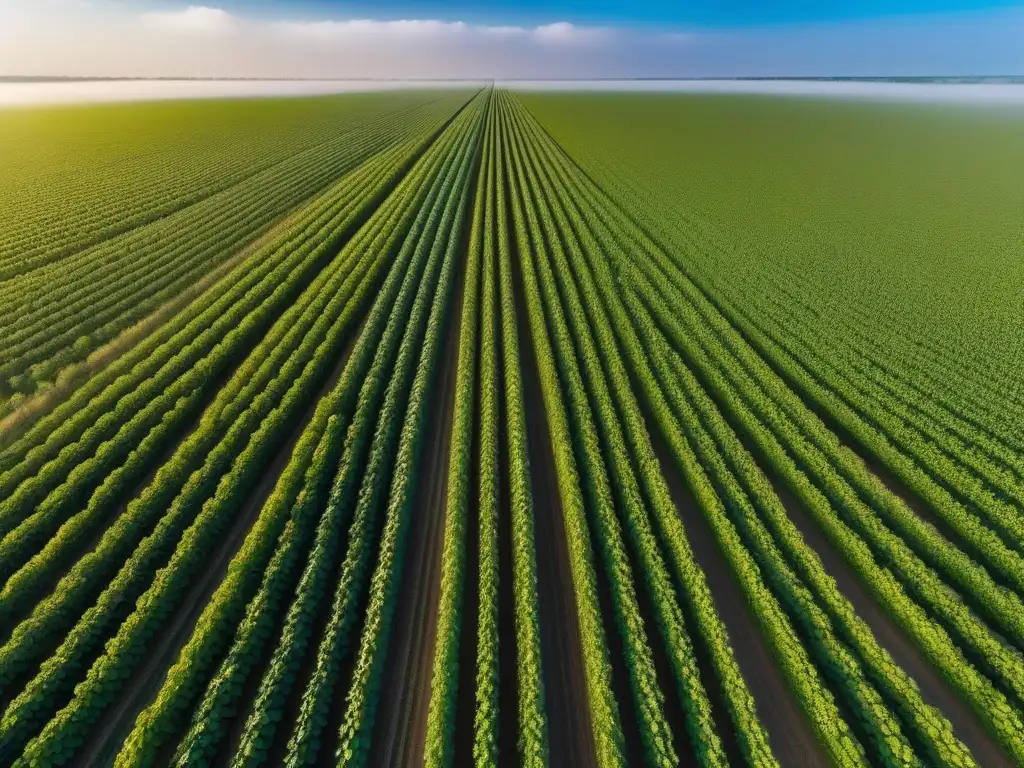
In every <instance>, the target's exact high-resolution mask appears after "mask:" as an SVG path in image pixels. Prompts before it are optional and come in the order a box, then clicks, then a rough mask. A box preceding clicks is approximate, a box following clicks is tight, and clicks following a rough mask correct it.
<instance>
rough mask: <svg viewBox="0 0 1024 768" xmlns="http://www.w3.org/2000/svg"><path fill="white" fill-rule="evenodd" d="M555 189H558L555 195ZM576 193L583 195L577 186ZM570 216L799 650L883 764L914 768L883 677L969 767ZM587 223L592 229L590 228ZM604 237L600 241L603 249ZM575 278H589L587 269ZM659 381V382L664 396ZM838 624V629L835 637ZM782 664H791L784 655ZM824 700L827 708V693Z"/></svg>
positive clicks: (656, 402) (652, 384)
mask: <svg viewBox="0 0 1024 768" xmlns="http://www.w3.org/2000/svg"><path fill="white" fill-rule="evenodd" d="M538 135H539V134H538ZM541 141H543V138H542V137H540V138H538V142H539V143H540V142H541ZM547 159H548V161H549V163H550V165H549V167H556V163H557V162H558V161H559V158H558V156H557V152H552V151H550V150H549V153H548V155H547ZM562 162H563V163H564V159H563V160H562ZM565 179H566V182H567V184H568V183H572V178H571V175H570V174H569V173H567V174H566V176H565ZM557 183H558V182H557V181H556V182H554V184H555V185H556V186H555V188H557ZM576 184H577V186H579V182H578V181H577V182H576ZM585 192H586V190H585V189H580V190H579V193H580V194H585ZM571 201H572V197H566V205H567V207H570V208H571ZM596 204H597V203H595V205H596ZM568 216H569V217H574V218H575V221H574V225H575V227H574V228H575V231H576V232H577V233H579V235H580V237H581V241H582V242H583V246H584V247H583V249H582V251H581V257H580V260H578V261H577V262H575V263H580V261H583V260H584V257H585V255H586V254H590V262H591V263H592V264H593V267H594V270H595V274H596V275H597V276H598V278H599V279H598V281H597V286H598V289H599V291H600V289H603V291H604V301H605V302H606V305H607V306H608V307H609V310H611V313H612V315H613V317H614V318H615V319H616V320H617V321H618V322H616V323H615V324H614V327H615V329H616V330H618V331H619V333H620V343H621V345H622V347H623V349H624V350H626V354H627V358H629V359H630V361H631V363H632V365H633V366H634V370H636V371H638V375H637V380H638V381H640V382H641V383H642V386H643V388H644V390H645V395H646V397H647V398H648V400H649V402H651V404H652V408H653V410H654V412H655V414H656V415H657V418H658V420H659V422H660V423H661V425H662V428H663V429H664V430H665V432H666V434H669V435H671V434H673V433H678V432H679V430H680V429H682V430H684V431H685V432H686V438H688V439H689V440H690V442H691V444H692V445H693V446H694V449H695V451H696V452H697V454H698V455H699V456H700V458H701V460H702V462H703V463H704V464H705V466H707V467H708V468H709V470H710V479H711V482H712V483H713V485H714V488H715V491H716V492H717V494H718V495H719V497H720V498H721V499H723V500H724V501H725V502H726V507H725V511H726V512H727V514H728V515H729V516H730V517H731V518H732V521H733V524H734V527H735V530H736V531H737V532H738V533H739V534H740V537H739V538H740V540H742V542H743V546H745V547H746V548H747V549H748V550H750V552H751V554H753V556H754V559H755V561H756V562H757V564H758V566H759V567H760V569H761V571H762V573H763V574H765V576H766V583H767V585H768V586H769V587H770V588H771V589H772V591H773V593H774V594H775V595H777V596H778V600H779V601H780V603H781V606H782V607H783V608H784V609H785V611H786V613H787V614H788V615H789V616H790V618H791V621H792V622H793V623H794V624H795V627H796V629H797V630H798V632H799V634H800V635H801V637H800V639H799V642H802V643H805V644H807V645H809V646H810V650H811V653H812V657H813V658H814V659H815V660H816V661H817V663H818V664H819V665H820V666H821V667H822V669H824V670H825V673H826V675H829V676H831V677H832V681H831V682H832V683H833V689H834V691H835V694H836V695H837V696H839V697H842V698H845V699H846V700H847V701H846V704H847V706H849V707H850V708H851V709H853V710H854V711H856V712H858V714H859V719H860V721H861V722H862V723H864V724H865V725H864V726H862V728H863V730H865V731H867V738H868V739H869V740H870V746H871V747H872V748H873V751H875V752H876V754H879V755H882V756H885V757H886V758H887V759H886V762H887V764H894V765H901V764H915V758H914V755H913V752H912V750H911V749H910V746H909V743H908V740H907V739H906V738H905V737H903V736H902V734H901V733H900V725H899V723H898V722H896V721H895V719H894V717H893V715H892V714H891V713H890V712H889V711H888V708H887V707H888V702H887V701H886V700H885V696H884V695H880V692H879V691H878V690H876V688H875V687H874V686H873V683H872V681H873V680H875V679H876V676H878V677H884V675H888V676H890V677H892V680H890V681H888V683H887V685H888V686H889V688H890V689H891V691H894V692H896V693H898V694H900V695H903V696H905V697H906V698H907V701H905V702H903V707H904V709H905V711H906V712H907V713H908V716H910V717H912V718H917V719H918V720H919V721H920V723H919V725H924V726H927V727H928V728H936V727H939V728H940V729H942V728H944V734H945V736H944V737H943V739H942V740H941V741H940V743H939V744H937V745H934V747H933V748H932V749H931V752H932V754H941V755H943V760H944V761H946V764H950V763H949V762H948V755H950V754H952V755H955V756H956V758H957V759H958V760H963V759H965V758H966V759H967V760H968V761H969V756H967V755H966V752H964V751H963V749H962V747H960V746H959V745H958V744H956V742H955V740H951V738H950V737H949V736H950V735H949V726H948V724H944V721H943V720H942V719H941V718H935V717H934V715H935V714H936V713H934V712H932V711H930V710H929V709H928V708H927V707H925V706H924V705H923V704H922V702H921V701H920V699H919V697H917V696H916V692H914V691H913V686H912V685H908V683H909V679H908V678H907V677H906V675H905V674H904V673H903V672H902V670H900V669H899V668H898V667H897V666H895V665H894V664H893V663H892V661H891V660H890V659H888V657H887V656H886V655H885V654H884V652H883V651H881V649H880V648H879V647H878V646H877V643H875V642H874V639H873V638H872V637H871V635H870V632H869V631H868V630H867V628H866V627H865V626H864V625H863V623H862V622H860V620H859V619H858V618H857V617H856V616H855V615H854V614H853V611H852V608H851V607H850V606H849V604H848V603H846V601H845V600H844V599H843V598H842V597H841V595H840V594H839V593H838V591H837V590H836V588H835V586H834V584H833V583H832V582H831V580H830V579H828V577H827V576H826V575H825V573H824V570H823V569H822V567H821V563H820V561H818V560H817V558H816V556H814V555H813V554H812V553H811V552H810V550H808V549H807V548H806V547H805V546H804V545H803V544H802V541H801V540H800V537H799V535H798V534H797V533H796V531H795V529H794V528H793V527H792V525H791V524H790V523H789V521H788V518H787V517H786V515H785V512H784V510H783V509H782V508H781V505H780V504H779V501H778V499H777V497H776V496H775V495H774V493H773V492H772V490H771V486H770V484H769V483H768V482H767V480H766V478H764V476H763V475H761V473H760V471H759V470H758V468H757V465H756V464H755V463H754V462H753V461H752V460H751V458H750V457H749V455H747V454H746V451H745V450H744V449H743V447H742V444H741V443H740V442H739V440H738V439H737V437H736V435H735V434H734V433H732V431H731V430H730V429H729V427H728V425H727V424H726V422H725V420H724V419H723V418H722V416H721V414H720V413H719V412H718V411H717V410H716V409H715V407H714V404H713V403H712V402H711V400H710V399H709V398H708V397H707V395H706V394H705V393H704V392H703V390H702V389H701V388H700V386H699V384H697V382H696V380H695V379H694V378H693V376H692V374H690V373H689V371H688V370H687V369H686V367H685V366H684V365H683V363H682V362H681V361H680V360H679V359H678V357H676V356H675V354H674V352H673V351H672V350H671V349H670V348H669V347H668V345H667V344H666V341H665V339H664V338H662V337H661V336H660V334H659V332H658V330H657V329H656V327H655V326H654V325H653V323H652V322H651V319H650V318H649V317H646V316H645V312H644V309H643V307H642V306H638V305H636V304H635V302H634V303H632V304H630V303H629V302H623V301H622V300H621V299H619V298H617V294H616V292H615V290H614V286H615V280H614V278H613V276H612V275H611V273H610V271H609V268H608V265H606V264H602V263H601V260H600V254H602V253H609V252H612V249H613V248H615V247H618V248H621V247H622V246H621V245H618V246H616V237H615V233H614V231H613V229H611V228H606V229H604V231H603V232H602V231H601V230H600V228H599V227H597V226H596V224H597V221H598V220H597V219H596V217H595V216H596V215H595V214H594V213H593V212H591V211H589V210H588V209H587V208H586V206H584V207H583V208H582V209H580V210H577V211H575V212H573V211H572V210H569V211H568ZM588 219H593V220H592V221H589V222H588ZM598 238H601V239H600V244H598V240H597V239H598ZM584 263H585V261H584ZM578 273H579V274H581V275H584V276H585V275H586V273H585V272H583V271H581V270H578ZM595 298H596V297H595ZM588 305H590V304H588ZM631 318H632V323H633V324H634V325H635V326H636V328H635V330H634V331H632V332H631V331H630V330H629V328H630V320H631ZM640 350H647V351H648V354H649V355H650V358H649V360H645V359H644V356H643V355H642V353H641V352H640ZM659 381H660V382H662V384H661V386H660V387H659V385H658V382H659ZM679 382H684V383H686V385H687V388H688V391H687V392H686V393H684V392H683V391H681V390H680V389H679V386H678V384H679ZM684 394H685V396H684ZM704 425H706V426H704ZM679 441H680V438H678V437H677V438H674V439H672V440H670V443H671V444H672V445H673V448H674V450H675V451H676V453H677V454H678V453H679V452H680V450H679V448H678V447H677V446H678V444H679ZM681 463H682V462H681ZM730 465H731V466H730ZM704 482H705V483H706V482H707V481H706V480H705V481H704ZM712 503H713V502H712ZM762 517H767V518H768V519H769V520H770V521H771V522H772V524H773V526H779V528H778V529H777V531H773V532H769V531H768V530H766V528H765V526H764V525H763V523H762ZM712 524H713V527H714V528H715V529H716V531H718V532H719V535H720V537H722V539H724V540H728V539H730V538H732V539H733V540H734V541H735V538H734V537H735V535H736V534H735V533H730V532H729V531H728V526H727V524H726V523H725V521H724V520H723V519H722V518H718V519H717V521H712ZM772 533H775V536H776V541H773V540H772ZM726 534H728V535H726ZM733 546H735V545H733ZM737 551H738V550H737ZM734 567H736V566H734ZM797 571H799V572H800V574H799V575H798V573H797ZM759 605H760V606H761V610H762V611H765V610H767V609H768V607H769V604H768V601H767V600H765V598H761V602H759ZM830 613H831V616H830V615H829V614H830ZM833 622H836V627H835V629H833V627H832V623H833ZM766 631H769V632H770V630H766ZM850 645H853V646H854V648H855V649H856V650H859V651H860V652H861V653H863V654H864V655H865V658H866V659H867V663H865V664H864V668H862V667H861V664H860V663H859V662H858V659H857V657H856V655H855V653H854V652H853V649H851V648H850V647H849V646H850ZM780 658H785V657H784V656H782V654H780ZM883 691H885V689H884V688H883ZM907 691H910V695H909V697H907V696H906V692H907ZM888 692H889V691H886V693H888ZM822 695H823V697H824V698H826V699H827V692H825V693H823V694H822ZM803 700H804V702H805V704H808V703H809V702H808V701H807V700H806V698H805V699H803ZM849 757H850V756H848V758H847V759H849ZM952 764H957V763H952ZM964 764H969V762H968V763H964Z"/></svg>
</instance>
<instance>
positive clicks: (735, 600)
mask: <svg viewBox="0 0 1024 768" xmlns="http://www.w3.org/2000/svg"><path fill="white" fill-rule="evenodd" d="M651 437H652V439H653V442H654V446H655V450H656V452H657V453H658V458H659V460H660V462H661V469H662V473H663V474H664V476H665V479H666V480H667V481H668V484H669V490H670V491H671V493H672V498H673V500H674V501H675V504H676V509H677V510H678V512H679V516H680V519H682V521H683V524H684V525H685V526H686V533H687V536H688V538H689V540H690V546H691V547H692V548H693V552H694V555H695V556H696V558H697V562H698V563H699V564H700V566H701V568H702V569H703V570H704V573H705V575H706V576H707V580H708V586H709V587H710V589H711V594H712V597H713V598H714V601H715V606H716V607H717V609H718V614H719V616H721V618H722V621H723V622H724V623H725V627H726V630H727V631H728V633H729V642H730V645H731V646H732V649H733V651H734V653H735V657H736V661H737V663H738V664H739V667H740V671H741V672H742V673H743V677H744V679H745V680H746V681H747V685H748V686H749V687H750V691H751V693H752V694H753V696H754V702H755V704H756V705H757V713H758V717H759V718H760V720H761V723H762V724H763V725H764V728H765V730H766V731H767V733H768V739H769V742H770V743H771V747H772V752H773V753H774V754H775V756H776V758H777V759H778V760H779V762H780V763H781V764H782V765H784V766H787V768H788V766H793V767H794V768H818V767H819V766H820V767H821V768H825V767H826V766H828V765H829V760H828V757H827V756H826V754H825V752H824V750H823V749H822V746H821V744H820V743H819V742H818V739H817V736H816V735H815V733H814V729H813V728H812V727H811V724H810V722H809V721H808V720H807V718H806V716H805V715H804V713H803V711H802V710H801V709H800V705H799V704H798V703H797V700H796V697H795V696H794V695H793V692H792V691H791V690H790V688H789V686H788V685H787V684H786V681H785V678H784V677H783V675H782V671H781V670H780V669H779V666H778V664H777V663H776V661H775V656H774V652H773V651H772V649H771V648H770V647H769V645H768V643H767V642H766V641H765V639H764V637H763V635H762V634H761V631H760V628H759V627H758V624H757V620H756V618H755V617H754V615H753V612H752V610H751V607H750V605H749V604H748V603H747V600H746V598H745V597H744V595H743V592H742V591H741V590H740V587H739V584H738V583H737V582H736V581H735V579H734V578H733V575H732V572H731V569H730V567H729V564H728V563H727V561H726V559H725V557H724V555H723V554H722V553H721V551H720V550H719V549H718V545H717V544H716V543H715V538H714V534H713V533H712V531H711V526H710V525H709V524H708V523H707V521H706V520H705V519H704V515H703V514H702V513H701V511H700V508H699V507H698V506H697V502H696V501H695V500H694V498H693V496H692V495H691V494H690V491H689V489H688V488H687V486H686V483H685V482H684V480H683V478H682V477H681V475H680V473H679V470H678V469H677V468H676V466H675V462H674V460H673V459H672V455H671V452H670V451H669V448H668V446H667V445H666V444H665V441H664V438H663V437H662V436H661V434H660V432H658V431H656V430H652V434H651Z"/></svg>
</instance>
